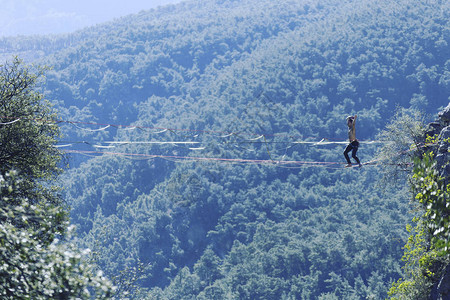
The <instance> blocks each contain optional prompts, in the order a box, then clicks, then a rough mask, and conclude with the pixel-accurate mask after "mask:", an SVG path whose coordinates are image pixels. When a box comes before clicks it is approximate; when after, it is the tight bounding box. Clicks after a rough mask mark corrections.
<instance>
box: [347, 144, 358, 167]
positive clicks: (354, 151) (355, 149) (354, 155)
mask: <svg viewBox="0 0 450 300" xmlns="http://www.w3.org/2000/svg"><path fill="white" fill-rule="evenodd" d="M357 151H358V147H353V150H352V157H353V159H354V160H356V162H357V163H358V165H359V166H361V162H360V161H359V158H358V157H357V156H356V152H357ZM347 155H348V154H347Z"/></svg>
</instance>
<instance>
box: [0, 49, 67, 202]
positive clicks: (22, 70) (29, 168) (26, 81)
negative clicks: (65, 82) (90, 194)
mask: <svg viewBox="0 0 450 300" xmlns="http://www.w3.org/2000/svg"><path fill="white" fill-rule="evenodd" d="M44 71H45V68H41V67H36V68H33V67H28V66H25V65H24V64H23V62H22V61H21V60H20V59H19V58H17V57H16V58H14V59H13V60H12V62H7V63H5V64H4V65H0V145H1V147H0V174H1V175H5V174H6V173H7V172H8V171H10V170H16V171H17V172H19V176H20V177H21V179H22V180H21V181H20V184H21V185H22V188H20V189H16V190H14V191H15V192H16V193H18V196H20V197H26V198H28V199H29V200H30V201H32V200H33V201H37V202H39V199H46V201H50V202H52V203H55V204H57V203H61V199H60V197H59V196H58V194H57V190H56V189H55V187H54V186H52V185H49V184H48V182H49V180H51V179H54V178H55V176H56V175H57V174H59V173H60V172H61V168H60V167H59V163H60V161H61V158H62V155H61V152H60V151H59V150H58V149H57V148H55V147H54V144H55V143H56V139H57V137H58V136H59V128H58V126H55V124H53V123H54V121H53V120H54V119H55V117H56V115H55V112H54V111H53V110H52V108H51V106H50V104H49V102H46V101H43V95H42V93H39V92H38V91H37V84H38V83H39V79H40V78H41V77H42V76H43V74H44ZM44 182H47V184H45V183H44Z"/></svg>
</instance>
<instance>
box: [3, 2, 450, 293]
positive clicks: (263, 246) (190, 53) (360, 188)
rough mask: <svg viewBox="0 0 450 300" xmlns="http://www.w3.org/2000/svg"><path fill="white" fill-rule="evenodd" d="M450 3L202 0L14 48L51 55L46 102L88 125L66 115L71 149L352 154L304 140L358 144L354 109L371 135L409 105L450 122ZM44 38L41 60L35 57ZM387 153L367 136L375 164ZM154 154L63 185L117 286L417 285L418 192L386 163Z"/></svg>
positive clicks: (93, 169) (351, 288) (117, 161)
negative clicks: (405, 266) (411, 251)
mask: <svg viewBox="0 0 450 300" xmlns="http://www.w3.org/2000/svg"><path fill="white" fill-rule="evenodd" d="M449 8H450V7H449V4H447V3H446V2H445V1H438V0H436V1H428V2H426V3H425V2H421V3H416V2H414V3H412V1H407V0H401V1H396V2H392V1H377V2H374V1H368V0H363V1H357V2H355V1H335V0H326V1H325V0H324V1H287V0H286V1H285V0H283V1H269V0H263V1H254V0H244V1H210V0H205V1H193V2H185V3H181V4H178V5H175V6H168V7H165V8H161V9H158V10H152V11H148V12H142V13H140V14H137V15H132V16H129V17H126V18H122V19H120V20H118V21H116V22H113V23H109V24H104V25H100V26H96V27H93V28H90V29H87V30H86V31H81V32H77V33H76V34H74V35H69V36H65V37H55V38H54V40H51V39H48V42H43V43H42V44H39V43H38V42H39V40H38V39H36V40H35V41H34V43H33V39H32V38H30V40H31V42H29V43H28V44H26V46H25V44H21V42H20V41H18V40H4V41H1V43H4V44H5V45H7V46H8V47H9V48H7V47H3V49H14V50H11V51H12V52H14V51H16V52H17V51H19V52H20V51H22V52H23V53H27V55H28V57H36V56H37V55H38V54H39V53H53V54H50V55H48V56H45V59H44V60H43V62H45V64H46V65H49V66H51V67H52V68H53V70H52V71H49V72H48V73H47V82H46V96H47V98H48V99H50V100H51V101H53V103H54V104H55V105H56V107H57V108H58V109H59V114H60V117H61V118H62V119H63V120H65V121H67V120H72V121H77V122H84V124H80V123H76V124H73V123H67V122H64V123H61V128H62V130H63V132H64V134H65V137H64V141H67V142H71V143H72V144H74V145H75V146H74V147H75V148H69V149H72V150H95V149H102V148H92V145H94V144H96V145H100V146H102V147H105V146H111V144H106V143H105V142H107V141H112V140H115V141H133V142H143V141H145V142H149V141H153V142H158V141H159V142H161V141H164V142H186V141H195V142H198V143H200V145H201V146H202V147H201V148H202V150H199V149H197V150H192V149H191V148H193V147H190V148H189V147H188V146H180V144H164V145H161V144H159V145H158V144H137V143H135V144H126V145H125V144H124V145H119V146H116V147H115V148H111V149H109V151H111V152H114V153H136V154H137V153H139V154H147V155H161V156H165V157H166V158H168V156H170V157H172V158H173V157H174V156H176V157H180V156H183V157H187V156H192V157H208V158H228V159H237V158H239V159H244V158H245V159H264V160H273V161H279V160H285V161H288V160H295V161H320V162H324V161H328V162H330V161H343V157H342V150H343V149H342V146H335V145H328V146H315V147H313V146H309V145H303V144H295V143H294V142H295V141H298V140H308V139H309V140H320V139H322V138H328V139H330V140H342V141H343V140H345V139H346V125H345V118H346V116H347V115H350V114H355V113H357V114H358V123H357V136H358V137H359V138H360V139H361V140H370V139H374V138H375V137H376V136H377V134H378V133H379V132H380V130H381V129H383V128H384V126H385V124H386V123H387V121H388V120H389V119H390V118H391V117H392V116H393V114H394V113H393V112H394V111H395V109H396V108H397V107H398V106H400V107H404V108H408V109H410V108H411V109H421V110H424V111H425V112H427V113H431V114H435V113H436V112H437V109H438V108H439V107H442V106H444V105H446V104H447V103H448V100H449V99H448V95H449V91H450V57H449V52H448V51H447V48H448V44H449V43H450V29H449V24H448V20H449ZM41 42H42V41H41ZM30 44H31V45H34V48H35V50H36V51H41V52H39V53H38V54H36V55H34V56H33V55H31V54H30V53H28V51H31V50H30V49H29V48H31V47H30V46H29V45H30ZM27 47H29V48H28V49H27ZM58 47H60V48H58ZM46 49H47V50H46ZM31 52H32V51H31ZM3 55H8V53H7V52H4V53H3ZM86 123H101V124H117V125H118V124H122V125H130V124H133V125H135V126H139V128H140V129H133V128H132V127H120V126H116V127H109V128H107V129H105V130H99V129H101V128H104V126H100V125H89V124H86ZM75 125H76V126H75ZM157 128H159V129H157ZM164 128H169V129H171V130H165V131H164V130H160V129H164ZM92 130H98V131H92ZM161 131H164V132H161ZM159 132H161V133H159ZM231 133H233V134H231ZM258 137H260V139H257V140H256V138H258ZM82 142H88V143H82ZM177 145H178V146H177ZM203 148H204V149H203ZM376 148H377V144H372V145H371V144H362V147H361V150H360V151H359V155H360V158H361V159H362V160H363V162H365V161H369V160H371V159H372V158H373V156H374V154H375V153H376ZM391 154H392V155H395V154H396V153H391ZM137 158H138V157H137ZM143 158H144V159H130V158H129V157H128V158H126V157H124V156H120V155H103V156H99V157H95V158H90V159H87V158H80V157H75V158H72V160H71V162H70V163H71V164H72V166H73V168H72V169H70V170H69V171H68V172H67V174H66V176H65V182H64V185H65V193H64V197H65V199H66V200H67V201H68V203H69V204H70V205H71V207H72V223H73V224H76V225H77V228H78V231H79V239H80V244H81V245H83V246H88V247H89V248H91V249H92V250H93V253H94V255H93V259H95V260H96V261H97V263H98V265H99V266H100V267H101V268H102V269H103V270H104V272H105V273H106V274H107V275H108V276H110V278H112V279H114V277H116V276H117V277H116V278H115V280H116V281H115V283H116V284H117V285H118V286H121V288H122V289H119V291H120V292H123V293H131V295H132V296H135V297H136V298H143V297H144V296H148V297H153V298H156V297H160V298H161V299H166V298H173V299H189V298H199V299H223V298H227V297H228V298H243V299H283V298H284V299H316V298H319V297H321V298H322V299H335V298H339V299H361V298H375V299H380V298H383V297H386V295H387V294H386V293H387V290H388V289H389V286H390V283H391V282H393V281H394V280H397V279H398V278H399V277H400V276H401V275H402V269H401V266H402V264H401V260H400V258H401V257H402V247H403V245H404V244H405V240H406V237H407V232H406V230H405V224H406V223H407V221H408V220H409V219H410V215H408V211H409V206H408V197H409V195H408V193H407V188H406V187H405V185H404V184H403V185H402V184H398V185H394V186H389V187H388V188H383V187H382V186H380V185H379V183H380V182H379V179H380V177H381V176H380V173H379V170H378V169H377V168H375V167H373V166H366V167H363V169H361V170H359V169H358V170H355V169H350V170H344V169H340V168H323V167H318V168H313V167H311V168H307V167H296V168H288V167H282V166H280V165H276V164H272V165H267V164H264V165H261V164H243V163H234V164H233V163H226V162H211V161H209V162H206V161H203V162H200V161H198V160H196V161H194V162H189V161H187V160H183V161H182V162H180V161H179V160H177V161H172V160H169V159H165V160H164V159H161V158H152V159H151V158H150V157H148V156H147V157H143ZM124 272H125V273H127V272H128V273H130V274H133V276H137V277H136V278H137V279H136V280H132V279H130V278H133V276H122V275H121V274H124ZM129 295H130V294H129Z"/></svg>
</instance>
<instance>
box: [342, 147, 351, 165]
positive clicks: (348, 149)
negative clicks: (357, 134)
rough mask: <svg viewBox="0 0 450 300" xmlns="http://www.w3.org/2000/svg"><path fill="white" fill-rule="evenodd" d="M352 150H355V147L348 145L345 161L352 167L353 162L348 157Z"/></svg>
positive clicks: (345, 151)
mask: <svg viewBox="0 0 450 300" xmlns="http://www.w3.org/2000/svg"><path fill="white" fill-rule="evenodd" d="M352 149H353V146H352V145H351V144H348V145H347V147H346V148H345V150H344V156H345V159H346V160H347V163H348V164H349V165H351V164H352V162H351V161H350V157H348V153H349V152H350V151H352Z"/></svg>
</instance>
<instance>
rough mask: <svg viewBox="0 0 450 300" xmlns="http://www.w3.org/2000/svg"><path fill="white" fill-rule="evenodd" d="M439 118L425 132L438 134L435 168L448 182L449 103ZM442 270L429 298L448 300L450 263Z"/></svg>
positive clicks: (449, 299) (449, 292) (449, 144)
mask: <svg viewBox="0 0 450 300" xmlns="http://www.w3.org/2000/svg"><path fill="white" fill-rule="evenodd" d="M438 116H439V120H438V121H436V122H433V123H431V124H429V125H428V128H427V130H426V134H427V135H429V136H434V135H436V134H438V136H439V137H438V139H437V144H436V145H435V146H433V152H434V153H435V155H436V162H437V164H436V168H437V170H438V171H439V175H440V176H441V177H443V178H444V180H445V182H446V183H447V184H448V183H450V152H449V151H450V103H449V105H448V106H447V107H446V108H445V109H444V110H443V111H441V112H439V114H438ZM443 270H444V272H443V273H442V275H441V276H440V278H439V280H438V281H437V282H436V283H435V284H434V286H433V289H432V292H431V295H430V299H432V300H446V299H448V300H450V265H447V266H443Z"/></svg>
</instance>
